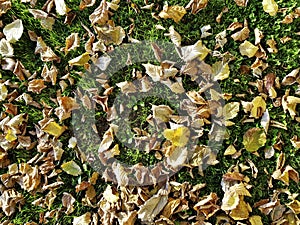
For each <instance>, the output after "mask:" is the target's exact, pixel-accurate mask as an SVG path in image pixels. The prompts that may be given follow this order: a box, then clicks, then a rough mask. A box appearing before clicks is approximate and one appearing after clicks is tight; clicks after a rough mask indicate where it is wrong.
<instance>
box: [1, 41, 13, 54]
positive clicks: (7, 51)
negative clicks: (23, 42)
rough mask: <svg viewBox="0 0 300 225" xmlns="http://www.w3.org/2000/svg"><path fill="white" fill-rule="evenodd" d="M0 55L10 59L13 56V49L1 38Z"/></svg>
mask: <svg viewBox="0 0 300 225" xmlns="http://www.w3.org/2000/svg"><path fill="white" fill-rule="evenodd" d="M0 54H1V55H2V56H4V57H12V56H13V55H14V49H13V47H12V46H11V44H10V43H9V42H8V41H7V40H6V39H5V38H2V39H1V41H0Z"/></svg>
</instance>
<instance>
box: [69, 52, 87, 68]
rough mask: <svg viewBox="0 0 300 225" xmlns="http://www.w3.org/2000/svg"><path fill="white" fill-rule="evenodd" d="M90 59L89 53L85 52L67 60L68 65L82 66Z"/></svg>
mask: <svg viewBox="0 0 300 225" xmlns="http://www.w3.org/2000/svg"><path fill="white" fill-rule="evenodd" d="M89 60H90V55H89V53H87V52H85V53H83V54H82V55H80V56H78V57H76V58H74V59H71V60H69V62H68V63H69V65H70V66H84V65H85V64H87V63H88V62H89Z"/></svg>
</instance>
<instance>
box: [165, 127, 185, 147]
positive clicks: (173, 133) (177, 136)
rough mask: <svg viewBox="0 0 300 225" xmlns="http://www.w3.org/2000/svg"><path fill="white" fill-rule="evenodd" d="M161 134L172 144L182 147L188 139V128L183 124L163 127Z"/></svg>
mask: <svg viewBox="0 0 300 225" xmlns="http://www.w3.org/2000/svg"><path fill="white" fill-rule="evenodd" d="M163 135H164V137H165V138H166V139H167V140H170V141H171V142H172V144H173V145H174V146H178V147H184V146H185V145H186V144H187V143H188V141H189V137H190V130H189V129H188V128H187V127H185V126H181V127H178V128H176V129H165V130H164V132H163Z"/></svg>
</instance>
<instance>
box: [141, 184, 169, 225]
mask: <svg viewBox="0 0 300 225" xmlns="http://www.w3.org/2000/svg"><path fill="white" fill-rule="evenodd" d="M167 202H168V196H167V191H166V190H163V189H161V190H159V192H158V193H157V194H155V195H153V196H152V197H151V198H149V199H148V200H147V201H146V202H145V203H144V204H143V205H142V206H140V209H139V211H138V218H139V219H141V220H142V221H144V222H152V221H153V220H154V218H155V217H156V215H157V214H159V213H160V212H161V210H162V209H163V208H164V207H165V205H166V204H167Z"/></svg>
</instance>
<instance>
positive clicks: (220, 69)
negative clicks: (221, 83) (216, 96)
mask: <svg viewBox="0 0 300 225" xmlns="http://www.w3.org/2000/svg"><path fill="white" fill-rule="evenodd" d="M229 74H230V69H229V65H228V63H225V64H223V62H221V61H219V62H216V63H214V64H213V65H212V77H213V79H214V81H217V80H224V79H226V78H228V77H229Z"/></svg>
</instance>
